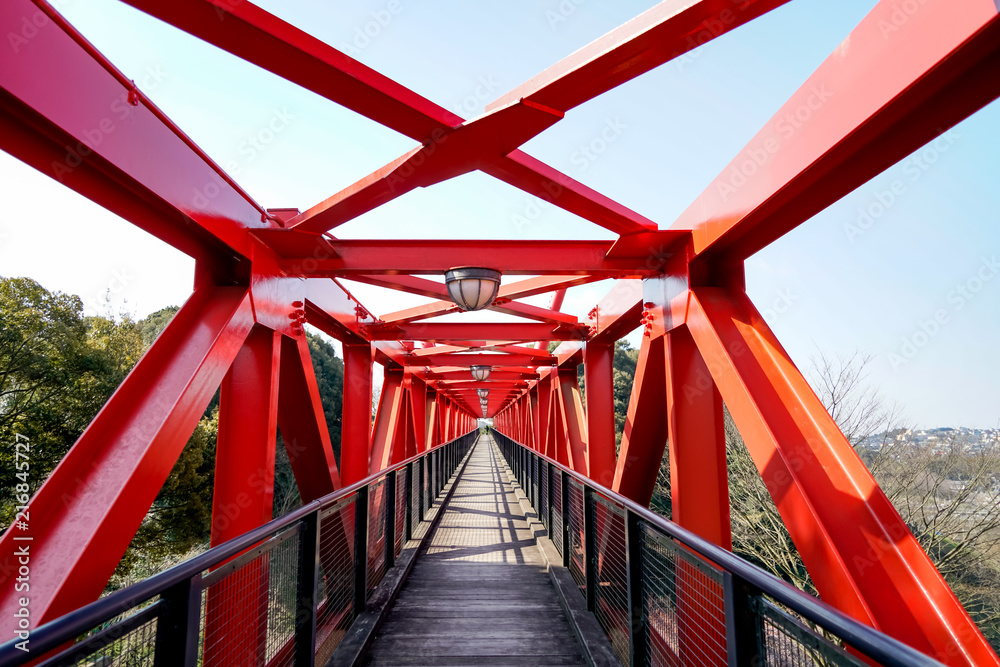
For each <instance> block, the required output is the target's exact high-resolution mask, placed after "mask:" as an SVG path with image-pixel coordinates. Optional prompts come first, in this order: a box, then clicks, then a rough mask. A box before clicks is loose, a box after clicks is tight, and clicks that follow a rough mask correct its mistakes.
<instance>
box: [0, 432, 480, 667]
mask: <svg viewBox="0 0 1000 667" xmlns="http://www.w3.org/2000/svg"><path fill="white" fill-rule="evenodd" d="M475 434H476V431H470V432H468V433H465V434H463V435H461V436H459V437H457V438H455V439H454V440H451V441H449V442H447V443H443V444H441V445H439V446H438V447H435V448H434V449H430V450H427V451H425V452H423V453H421V454H417V455H416V456H412V457H410V458H408V459H406V460H405V461H402V462H400V463H397V464H395V465H392V466H389V467H388V468H385V469H384V470H380V471H378V472H376V473H373V474H372V475H369V476H368V477H366V478H365V479H363V480H361V481H359V482H356V483H354V484H352V485H350V486H347V487H344V488H342V489H339V490H337V491H335V492H333V493H331V494H329V495H327V496H324V497H323V498H319V499H317V500H313V501H312V502H310V503H308V504H306V505H303V506H302V507H300V508H298V509H296V510H294V511H292V512H290V513H288V514H285V515H284V516H281V517H279V518H277V519H274V520H272V521H269V522H268V523H266V524H263V525H261V526H260V527H258V528H255V529H253V530H251V531H249V532H247V533H244V534H243V535H241V536H239V537H237V538H234V539H232V540H229V541H228V542H225V543H223V544H220V545H218V546H216V547H213V548H211V549H209V550H208V551H206V552H205V553H203V554H199V555H198V556H195V557H194V558H191V559H190V560H187V561H184V562H183V563H180V564H178V565H175V566H174V567H171V568H169V569H167V570H164V571H163V572H160V573H158V574H155V575H153V576H151V577H149V578H148V579H145V580H143V581H141V582H139V583H136V584H133V585H132V586H129V587H128V588H124V589H122V590H119V591H115V592H114V593H112V594H110V595H108V596H107V597H104V598H101V599H99V600H97V601H95V602H92V603H90V604H88V605H86V606H84V607H80V608H79V609H77V610H75V611H72V612H70V613H68V614H65V615H64V616H61V617H59V618H57V619H53V620H52V621H49V622H48V623H45V624H44V625H41V626H39V627H38V628H36V629H34V630H32V631H31V634H30V645H29V646H30V648H31V652H30V653H25V652H24V651H22V650H20V649H18V648H16V644H17V642H18V641H20V640H19V639H16V638H15V639H13V640H11V641H8V642H6V643H4V644H2V645H0V667H6V666H7V665H20V664H24V663H26V662H32V661H35V660H37V659H38V658H39V657H40V656H44V655H45V654H47V653H49V652H50V651H52V650H53V649H56V648H58V647H60V646H63V645H65V644H67V643H68V642H72V641H73V640H75V639H76V638H78V637H80V636H81V635H83V634H84V633H87V632H90V631H92V630H93V629H94V628H96V627H98V626H100V625H101V624H102V623H106V622H107V621H109V620H111V619H113V618H115V617H116V616H118V615H120V614H121V613H123V612H125V611H128V610H129V609H133V608H134V607H136V606H137V605H140V604H142V603H143V602H146V601H147V600H150V599H151V598H153V597H155V596H157V595H161V596H163V595H164V594H165V593H169V592H171V591H174V590H177V589H178V588H179V587H182V586H184V585H185V584H186V583H187V582H189V581H191V580H192V579H195V578H197V577H199V576H200V575H201V573H202V572H204V571H206V570H210V569H212V568H213V567H214V566H216V565H218V564H220V563H223V562H224V561H226V560H228V559H230V558H232V557H233V556H236V555H237V554H240V553H241V552H243V551H246V550H247V549H250V548H251V547H253V546H255V545H258V544H259V543H261V541H263V540H266V539H267V538H269V537H271V536H273V535H274V534H275V533H277V532H279V531H281V530H283V529H286V528H289V527H292V526H294V525H295V524H296V523H298V522H301V521H305V520H307V519H309V518H310V517H311V516H312V515H318V513H320V512H322V511H323V510H324V509H327V508H330V507H331V506H333V505H336V504H337V503H338V502H340V501H342V500H344V499H345V498H349V497H351V496H353V495H355V494H358V493H359V492H362V491H364V490H367V489H368V487H369V486H370V485H371V484H373V483H374V482H377V481H379V480H381V479H382V478H386V479H388V478H389V477H390V476H392V474H394V473H396V472H397V471H399V470H404V471H405V470H408V469H409V468H410V466H411V465H412V464H413V463H414V462H416V461H418V460H421V459H424V458H427V459H428V461H432V462H433V461H436V460H437V459H438V458H440V453H441V451H443V450H446V451H449V452H450V450H452V449H456V450H458V449H462V451H461V452H458V451H456V452H455V454H456V456H453V457H451V458H450V459H449V462H450V464H451V465H449V469H448V473H449V475H450V474H451V473H452V472H453V471H454V467H452V466H457V465H458V463H459V461H460V460H461V455H464V453H465V452H466V451H468V448H469V445H470V443H469V440H470V438H471V437H472V436H474V435H475ZM435 465H437V464H435ZM442 468H443V466H442ZM420 470H421V472H423V466H421V467H420ZM442 486H443V483H442ZM414 491H422V489H419V490H418V489H414ZM431 491H432V492H433V491H434V490H433V489H432V490H431ZM436 495H437V494H436V493H435V494H434V497H436ZM406 505H407V520H410V517H409V515H410V510H409V508H410V506H411V502H410V499H409V498H406ZM425 509H426V508H424V507H423V506H422V504H421V507H420V510H419V511H420V513H421V517H422V514H423V512H424V511H425ZM393 511H394V510H393ZM419 520H420V519H418V521H419ZM308 528H309V527H308V526H307V527H306V529H307V530H308ZM311 532H312V538H313V539H316V535H315V533H316V531H315V528H313V530H312V531H311ZM388 542H390V543H391V542H392V539H391V538H390V539H389V540H388ZM361 569H364V565H362V566H361ZM155 604H159V603H155ZM314 611H315V610H314ZM140 613H141V612H140ZM127 620H128V619H125V621H122V622H123V623H124V622H126V621H127ZM70 648H72V647H70ZM158 664H159V663H158Z"/></svg>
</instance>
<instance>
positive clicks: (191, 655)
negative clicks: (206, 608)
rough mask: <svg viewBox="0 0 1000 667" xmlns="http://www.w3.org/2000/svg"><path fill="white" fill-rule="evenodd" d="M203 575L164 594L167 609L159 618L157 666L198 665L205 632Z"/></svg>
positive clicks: (155, 663) (188, 666)
mask: <svg viewBox="0 0 1000 667" xmlns="http://www.w3.org/2000/svg"><path fill="white" fill-rule="evenodd" d="M200 578H201V577H200V575H199V576H197V577H192V578H190V579H185V580H184V581H182V582H181V583H179V584H177V585H176V586H174V587H172V588H170V589H168V590H166V591H164V592H163V593H162V594H161V595H160V597H161V598H162V599H163V601H164V602H166V611H165V612H163V614H162V615H161V616H160V618H159V619H158V620H157V621H156V628H157V631H156V649H155V651H156V657H155V660H154V663H153V664H154V665H156V667H171V666H176V667H197V665H198V634H199V632H200V631H201V586H199V585H198V583H200V581H199V580H200Z"/></svg>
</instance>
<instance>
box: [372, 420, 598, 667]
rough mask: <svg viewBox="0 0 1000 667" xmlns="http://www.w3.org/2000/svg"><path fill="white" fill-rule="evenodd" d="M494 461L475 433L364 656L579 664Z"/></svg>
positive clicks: (488, 443) (418, 661) (396, 661)
mask: <svg viewBox="0 0 1000 667" xmlns="http://www.w3.org/2000/svg"><path fill="white" fill-rule="evenodd" d="M502 465H503V464H502V462H501V459H500V453H499V451H498V450H497V449H496V445H495V444H494V443H493V441H492V439H490V438H489V437H488V436H481V437H480V439H479V441H478V442H477V443H476V445H475V447H474V449H473V451H472V454H471V458H470V460H469V462H468V464H467V466H466V468H465V470H464V472H463V473H462V474H461V477H460V478H459V480H458V485H457V487H456V488H455V492H454V495H453V496H452V498H451V500H450V502H448V504H447V505H446V506H445V507H444V508H443V509H442V511H443V512H444V514H443V515H442V517H441V522H440V524H438V526H437V528H436V530H435V531H434V534H433V535H432V536H431V537H430V539H429V540H428V542H427V546H426V550H425V551H424V552H423V553H421V554H420V555H419V557H418V559H417V561H416V563H415V564H414V568H413V571H412V573H411V574H410V576H409V578H408V579H407V581H406V583H405V584H404V586H403V588H402V590H401V591H400V594H399V597H398V598H397V600H396V602H395V604H394V606H393V608H392V609H391V610H390V611H389V615H388V617H387V618H386V621H385V623H384V625H383V626H382V628H381V629H380V631H379V634H378V636H377V637H376V638H375V640H374V641H373V644H372V647H371V649H370V650H369V653H368V656H367V659H368V662H367V663H366V664H370V665H435V666H437V665H584V664H586V662H585V661H584V659H583V657H582V655H581V653H580V648H579V646H578V644H577V642H576V639H575V637H574V635H573V632H572V630H571V629H570V626H569V623H568V622H567V621H566V618H565V616H564V614H563V610H562V608H561V607H560V605H559V602H558V599H557V597H556V595H557V594H556V591H555V589H554V588H553V586H552V583H551V581H550V579H549V575H548V573H547V571H546V563H545V559H544V557H543V556H542V554H541V553H540V552H539V550H538V545H537V543H536V541H535V537H534V535H533V534H532V533H531V531H530V530H529V529H528V524H527V522H526V521H525V517H524V512H523V511H522V509H521V506H520V504H519V503H518V501H517V499H516V498H515V495H514V491H513V488H512V487H511V484H510V483H509V482H508V481H507V476H506V474H504V472H502V468H501V466H502Z"/></svg>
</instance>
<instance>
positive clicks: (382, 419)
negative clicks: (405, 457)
mask: <svg viewBox="0 0 1000 667" xmlns="http://www.w3.org/2000/svg"><path fill="white" fill-rule="evenodd" d="M403 393H404V392H403V370H402V369H397V368H386V369H385V375H384V379H383V380H382V394H381V395H380V396H379V403H378V411H377V412H376V413H375V425H374V427H373V429H372V455H371V463H370V464H369V466H368V474H372V473H376V472H378V471H379V470H383V469H385V468H387V467H388V466H389V462H390V461H391V460H392V448H393V444H394V440H395V438H396V435H397V432H398V431H399V421H400V419H405V417H404V416H403Z"/></svg>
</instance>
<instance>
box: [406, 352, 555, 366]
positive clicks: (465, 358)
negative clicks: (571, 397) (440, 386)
mask: <svg viewBox="0 0 1000 667" xmlns="http://www.w3.org/2000/svg"><path fill="white" fill-rule="evenodd" d="M397 361H398V362H399V363H400V364H402V365H404V366H428V367H432V368H433V367H436V366H446V367H450V366H464V367H466V368H467V367H469V366H480V365H482V366H492V367H493V368H494V369H495V368H498V367H501V368H502V367H504V366H517V367H519V368H523V367H532V366H555V365H556V364H557V363H558V360H557V359H556V358H554V357H552V358H548V359H543V358H539V357H529V356H527V355H521V354H442V355H441V356H440V357H438V356H431V357H414V358H409V357H406V356H402V357H399V358H398V359H397Z"/></svg>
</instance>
